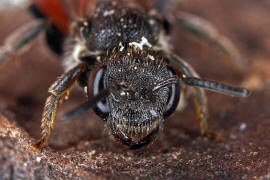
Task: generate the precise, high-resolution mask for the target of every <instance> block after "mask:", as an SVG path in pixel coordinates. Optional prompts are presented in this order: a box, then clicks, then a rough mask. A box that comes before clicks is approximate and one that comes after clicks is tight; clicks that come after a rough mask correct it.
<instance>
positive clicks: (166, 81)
mask: <svg viewBox="0 0 270 180" xmlns="http://www.w3.org/2000/svg"><path fill="white" fill-rule="evenodd" d="M109 54H112V55H111V56H110V57H107V59H106V60H104V62H103V64H104V65H103V66H102V68H99V70H98V71H97V72H96V74H95V77H94V81H93V84H94V85H93V88H92V91H93V95H96V94H98V93H99V92H100V91H102V89H106V88H109V89H110V93H109V95H108V96H107V97H106V99H104V100H103V101H100V102H98V103H97V106H96V108H95V111H96V112H97V114H98V115H100V116H101V117H103V118H104V119H106V121H107V123H108V127H109V129H110V130H111V131H112V134H113V135H114V136H115V137H116V138H117V139H120V140H121V141H122V142H123V143H124V144H127V145H129V146H131V147H133V146H137V145H138V146H140V144H143V143H145V141H146V139H151V138H153V136H155V135H156V134H157V132H158V130H159V129H160V127H161V126H162V124H163V120H164V116H165V114H166V112H168V111H171V108H172V102H173V103H174V104H175V103H176V104H177V103H178V99H179V91H176V89H177V88H176V87H177V86H178V85H177V83H178V79H177V78H175V79H171V78H172V75H173V74H172V72H171V71H170V70H169V69H168V68H167V66H166V64H165V63H164V62H163V59H162V57H161V56H159V55H157V54H151V52H150V50H148V49H146V50H144V51H142V50H140V49H138V48H134V47H128V48H124V49H123V47H119V48H118V49H115V50H113V52H112V53H109ZM172 81H173V82H172ZM89 89H90V88H89ZM172 91H174V93H172ZM154 132H155V133H154ZM131 141H132V142H131ZM149 142H150V141H149ZM149 142H147V143H149Z"/></svg>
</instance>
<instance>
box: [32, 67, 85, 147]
mask: <svg viewBox="0 0 270 180" xmlns="http://www.w3.org/2000/svg"><path fill="white" fill-rule="evenodd" d="M84 69H85V65H84V64H80V65H78V66H76V67H74V68H73V69H71V70H69V71H68V72H67V73H65V74H63V75H62V76H60V77H59V78H58V79H57V81H55V83H54V84H53V85H52V86H51V87H50V88H49V91H48V92H49V93H50V96H49V97H48V98H47V100H46V103H45V107H44V111H43V113H42V120H41V130H42V132H41V134H42V136H41V139H40V140H39V141H38V142H37V143H36V144H35V145H34V148H35V149H39V148H41V147H42V146H43V145H45V144H47V143H48V139H49V137H50V134H51V131H52V128H53V124H54V119H55V115H56V111H57V108H58V107H59V105H60V104H61V103H62V101H63V100H64V99H67V98H68V95H69V92H70V90H71V88H72V86H73V85H74V83H75V82H76V80H77V79H78V78H79V76H80V74H81V72H82V71H83V70H84Z"/></svg>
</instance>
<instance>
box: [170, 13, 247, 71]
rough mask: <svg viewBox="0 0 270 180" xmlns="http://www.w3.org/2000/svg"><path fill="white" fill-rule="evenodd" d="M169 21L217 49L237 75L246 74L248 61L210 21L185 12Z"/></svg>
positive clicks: (171, 17)
mask: <svg viewBox="0 0 270 180" xmlns="http://www.w3.org/2000/svg"><path fill="white" fill-rule="evenodd" d="M168 20H169V21H170V22H171V23H173V24H177V25H178V27H179V28H181V30H183V31H185V32H187V33H189V34H191V35H193V36H195V37H196V38H198V39H200V40H203V41H204V42H206V43H207V44H209V45H210V46H211V47H213V48H215V49H216V50H217V51H218V52H220V53H221V54H222V55H223V56H225V57H226V59H225V61H224V63H225V64H227V65H228V66H229V67H230V68H232V69H233V70H234V72H235V73H236V74H240V75H241V74H243V73H244V72H245V70H246V66H247V65H246V61H244V59H243V58H242V57H241V55H240V53H239V51H238V50H237V48H236V47H235V46H234V45H233V43H232V42H231V41H230V40H229V39H228V38H226V37H225V36H223V35H221V34H220V33H219V32H218V30H217V29H216V28H215V26H214V25H213V24H211V23H210V22H209V21H207V20H206V19H204V18H201V17H198V16H195V15H192V14H189V13H184V12H178V13H177V14H176V15H175V16H173V15H171V16H169V17H168Z"/></svg>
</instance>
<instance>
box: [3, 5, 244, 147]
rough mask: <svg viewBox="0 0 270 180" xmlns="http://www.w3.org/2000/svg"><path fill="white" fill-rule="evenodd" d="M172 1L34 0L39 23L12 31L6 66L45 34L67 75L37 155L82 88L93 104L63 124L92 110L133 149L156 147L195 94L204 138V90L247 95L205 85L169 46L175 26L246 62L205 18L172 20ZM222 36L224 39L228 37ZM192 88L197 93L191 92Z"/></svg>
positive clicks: (57, 87)
mask: <svg viewBox="0 0 270 180" xmlns="http://www.w3.org/2000/svg"><path fill="white" fill-rule="evenodd" d="M168 3H169V1H166V0H159V1H155V3H153V2H151V3H150V2H147V1H140V0H97V1H93V0H79V1H72V0H54V1H52V0H33V1H32V4H31V5H30V6H29V10H30V11H31V12H32V13H33V14H34V15H35V17H36V20H35V21H34V22H33V23H31V24H29V25H26V26H25V27H23V28H21V29H19V30H18V31H16V32H15V33H13V34H12V35H11V36H10V38H9V39H8V40H7V41H6V43H5V44H4V45H3V46H2V48H1V53H0V63H1V64H3V62H4V61H6V60H7V59H8V58H9V57H10V56H11V55H12V54H14V53H17V52H19V51H20V50H21V49H23V48H24V47H26V46H28V44H30V43H31V42H32V41H34V40H35V39H36V37H38V35H39V34H40V33H41V32H42V31H45V33H46V41H47V44H48V46H49V47H50V49H51V50H52V51H54V52H55V53H56V54H58V55H59V56H60V57H61V58H62V59H63V67H64V69H65V73H64V74H63V75H62V76H60V77H59V78H58V79H57V80H56V81H55V82H54V83H53V84H52V85H51V87H50V88H49V90H48V92H49V97H48V98H47V100H46V103H45V107H44V111H43V114H42V119H41V129H42V136H41V138H40V140H39V141H38V142H37V143H36V144H35V145H34V147H35V148H36V149H39V148H41V147H42V146H44V145H46V144H47V143H48V140H49V137H50V134H51V131H52V129H53V124H54V120H55V115H56V111H57V109H58V107H59V106H60V104H61V103H62V102H63V101H64V100H66V99H68V97H69V93H70V90H71V89H72V87H73V86H74V84H75V83H76V82H78V84H79V85H80V86H81V87H82V88H83V89H84V90H85V93H86V94H87V97H88V101H87V102H86V103H84V104H82V105H80V106H78V108H76V109H74V110H72V111H71V112H68V113H66V114H65V115H64V117H63V118H65V119H69V118H71V117H75V116H76V115H78V114H81V113H83V112H85V111H87V110H88V109H90V108H93V109H94V111H95V112H96V114H97V115H99V116H100V117H101V118H102V119H104V120H105V122H106V124H107V127H108V129H110V131H111V134H112V135H113V137H115V138H116V139H117V140H119V141H120V142H122V143H123V144H125V145H127V146H128V147H129V148H130V149H138V148H141V147H143V146H146V145H148V144H149V143H150V142H152V141H153V140H154V139H155V137H156V136H157V134H158V133H159V131H160V130H161V129H162V126H163V123H164V119H166V118H167V117H169V116H170V115H171V114H172V113H173V112H175V111H176V110H177V109H179V108H181V107H179V104H181V103H179V101H180V100H183V99H185V98H186V97H187V96H188V95H189V94H191V95H192V96H193V97H194V101H195V104H196V111H197V115H198V117H197V118H198V120H199V122H200V128H201V133H202V134H203V135H209V134H210V132H209V131H208V124H207V114H208V111H207V99H206V96H205V89H208V90H213V91H216V92H219V93H223V94H226V95H231V96H237V97H247V96H248V95H249V91H248V90H247V89H245V88H239V87H232V86H228V85H224V84H221V83H218V82H214V81H209V80H204V79H201V78H200V77H199V76H198V74H197V73H196V71H195V70H194V69H193V68H192V67H191V66H190V65H189V64H188V63H187V62H186V61H184V60H183V59H182V58H180V57H178V56H177V55H176V54H174V53H173V50H172V47H171V46H170V43H169V37H170V29H171V28H170V27H171V25H173V24H175V25H177V26H178V27H179V28H182V29H183V30H185V31H187V32H189V33H191V34H194V35H195V36H196V37H198V38H202V39H204V40H205V41H206V42H208V43H209V44H211V45H213V46H214V47H215V48H217V49H219V50H221V52H222V53H223V54H224V55H226V56H229V57H230V61H229V63H230V64H232V65H233V66H234V67H237V68H238V69H241V68H242V66H243V62H242V61H241V60H240V58H239V56H238V54H237V53H236V52H237V50H236V49H235V48H234V46H233V45H232V44H231V43H230V41H229V40H228V39H226V38H225V37H223V36H218V34H217V32H216V30H215V29H214V28H213V27H212V26H211V24H209V23H208V22H207V21H206V20H203V19H201V18H198V17H195V16H193V15H189V14H185V13H180V12H179V13H178V14H176V15H175V16H173V15H165V13H164V11H165V9H166V8H165V6H166V5H167V4H168ZM221 37H222V38H221ZM188 90H191V93H187V92H188Z"/></svg>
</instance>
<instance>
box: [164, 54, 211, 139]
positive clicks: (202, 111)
mask: <svg viewBox="0 0 270 180" xmlns="http://www.w3.org/2000/svg"><path fill="white" fill-rule="evenodd" d="M168 59H169V64H170V65H171V67H176V69H175V70H176V71H177V74H178V75H179V76H186V77H197V78H199V76H198V74H197V73H196V72H195V70H194V69H193V68H192V67H191V66H190V65H189V64H188V63H187V62H185V61H184V60H183V59H181V58H180V57H178V56H177V55H175V54H173V53H171V55H170V56H169V57H168ZM191 87H192V88H193V97H194V102H195V107H196V111H197V119H198V120H199V122H200V128H201V133H202V134H203V135H208V134H210V133H209V132H208V130H207V129H208V123H207V118H208V109H207V99H206V96H205V91H204V89H202V88H199V87H194V86H191ZM177 109H178V108H177ZM178 110H179V109H178Z"/></svg>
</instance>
